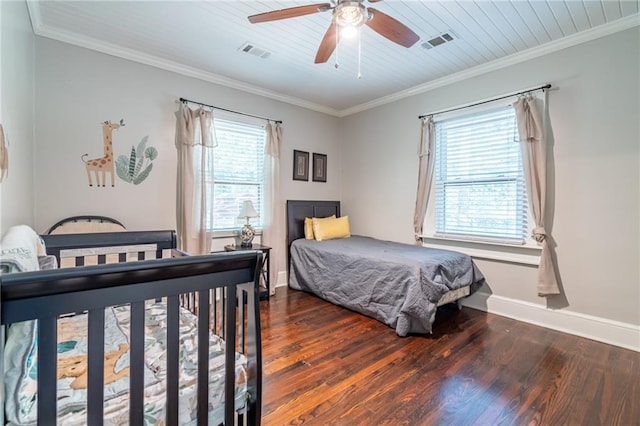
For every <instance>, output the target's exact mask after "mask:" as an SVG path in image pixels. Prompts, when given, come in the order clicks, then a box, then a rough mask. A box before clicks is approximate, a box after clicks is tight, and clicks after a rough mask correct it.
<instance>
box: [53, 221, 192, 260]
mask: <svg viewBox="0 0 640 426" xmlns="http://www.w3.org/2000/svg"><path fill="white" fill-rule="evenodd" d="M42 239H43V240H44V242H45V245H46V246H47V253H48V254H50V255H54V256H55V257H56V258H57V260H58V265H60V266H61V267H66V266H84V265H88V264H89V262H88V259H87V258H88V257H95V258H96V259H95V260H94V261H93V263H94V264H106V263H123V262H128V261H131V260H149V259H162V258H163V257H172V256H173V257H176V255H180V254H184V253H179V252H178V251H177V250H175V248H176V244H177V237H176V233H175V231H171V230H167V231H131V232H104V233H99V234H60V235H42ZM167 252H168V253H169V254H168V255H166V253H167ZM107 257H110V258H113V257H115V260H113V261H111V262H109V261H108V259H107ZM66 258H73V261H72V262H71V264H70V265H69V264H67V263H66V262H65V261H64V260H65V259H66Z"/></svg>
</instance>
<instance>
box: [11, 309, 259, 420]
mask: <svg viewBox="0 0 640 426" xmlns="http://www.w3.org/2000/svg"><path fill="white" fill-rule="evenodd" d="M129 314H130V311H129V307H128V305H125V306H118V307H109V308H106V309H105V376H104V377H105V379H104V381H105V389H104V400H105V403H104V417H105V418H104V424H105V425H123V424H128V422H129V336H130V332H129V331H130V322H129V321H130V315H129ZM166 315H167V313H166V305H165V304H164V303H162V302H159V303H153V304H149V305H148V306H147V308H146V309H145V342H144V349H145V362H144V368H145V371H144V382H145V390H144V421H145V424H164V421H165V417H166V413H165V407H166V399H165V389H166V381H165V378H166V354H167V348H166ZM179 321H180V323H179V327H180V337H179V339H180V352H179V353H180V356H179V369H180V372H179V396H178V400H179V418H178V422H179V424H181V425H188V424H195V421H196V408H197V395H196V392H197V317H196V316H195V315H193V314H192V313H191V312H189V311H187V310H185V309H182V308H181V312H180V320H179ZM224 344H225V343H224V340H223V339H221V338H220V337H219V336H217V335H215V334H211V333H210V338H209V348H210V352H209V368H210V374H209V407H210V411H209V424H218V423H221V422H223V421H224V363H225V354H224ZM4 359H5V389H6V402H5V412H6V419H7V420H8V421H9V422H10V423H9V424H15V425H35V424H37V412H36V411H37V394H36V392H37V364H38V359H37V323H35V322H33V321H27V322H23V323H17V324H13V325H11V326H10V327H9V330H8V333H7V342H6V345H5V357H4ZM86 361H87V315H86V314H81V315H74V316H71V317H66V318H61V319H59V320H58V382H57V397H58V407H57V412H58V424H64V425H65V426H67V425H69V426H70V425H84V424H86V423H87V420H86V400H87V373H86ZM235 368H236V385H235V406H236V409H238V410H240V409H242V408H243V407H244V405H245V401H246V395H247V381H246V374H247V360H246V358H245V357H244V355H242V354H239V353H236V365H235Z"/></svg>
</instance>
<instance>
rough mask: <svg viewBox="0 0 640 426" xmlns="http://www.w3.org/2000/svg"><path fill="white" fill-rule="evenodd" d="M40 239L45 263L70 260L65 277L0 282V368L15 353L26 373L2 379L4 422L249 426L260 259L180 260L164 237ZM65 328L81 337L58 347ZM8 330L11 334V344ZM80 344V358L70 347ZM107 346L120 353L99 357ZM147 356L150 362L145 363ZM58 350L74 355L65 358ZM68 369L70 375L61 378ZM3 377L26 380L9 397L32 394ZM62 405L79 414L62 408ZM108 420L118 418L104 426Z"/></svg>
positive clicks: (169, 236) (255, 392)
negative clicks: (48, 257) (80, 326)
mask: <svg viewBox="0 0 640 426" xmlns="http://www.w3.org/2000/svg"><path fill="white" fill-rule="evenodd" d="M43 239H44V241H45V244H46V247H47V253H48V254H53V255H54V256H55V257H56V259H57V262H58V264H59V265H61V266H65V263H68V261H69V259H71V265H70V266H71V267H68V268H65V267H62V268H59V269H52V270H40V271H35V272H22V273H15V274H6V275H2V276H0V279H1V310H0V321H1V325H2V330H3V333H4V336H3V340H2V341H3V342H5V344H4V345H2V348H1V349H2V353H1V354H0V361H2V362H0V365H2V366H4V365H5V364H6V363H5V361H9V364H14V363H17V362H16V361H15V360H13V358H11V359H9V358H8V359H7V360H5V359H4V357H5V356H6V357H8V356H9V354H11V355H13V354H16V353H23V352H20V351H21V350H23V349H24V348H23V346H27V347H26V349H24V351H25V353H26V352H29V351H30V352H29V353H28V356H27V357H25V360H27V361H29V362H31V364H27V363H26V361H25V365H30V366H31V367H33V368H32V369H31V370H29V372H28V374H27V373H26V372H22V373H23V374H22V376H20V374H10V371H9V370H10V369H4V370H5V371H3V374H2V378H3V381H4V383H5V387H4V388H5V389H6V390H7V392H6V395H4V397H5V399H6V400H7V401H8V404H5V418H4V421H11V422H12V423H17V424H56V423H60V422H63V423H64V424H65V425H71V424H74V422H77V423H79V424H89V425H102V424H118V423H128V424H131V425H142V424H156V423H160V424H166V425H178V424H197V425H206V424H214V425H218V424H224V425H234V424H236V425H259V424H260V417H261V413H260V410H261V403H262V400H261V399H262V398H261V392H262V389H261V388H262V369H261V365H262V358H261V357H262V355H261V342H260V312H259V297H258V283H259V269H258V268H259V265H261V256H262V254H261V253H260V252H237V253H215V254H210V255H202V256H188V255H186V254H185V253H181V252H179V251H177V250H176V235H175V232H173V231H141V232H108V233H100V234H66V235H45V236H43ZM112 262H115V263H112ZM87 265H88V266H87ZM114 321H115V322H114ZM69 324H74V325H73V327H71V325H69ZM77 324H83V327H85V326H86V336H80V337H77V338H76V337H74V338H73V339H72V340H69V341H66V340H64V339H65V338H62V337H61V336H62V335H63V334H64V335H67V334H69V330H71V329H73V330H74V332H75V330H76V329H77V328H78V326H77ZM114 324H116V325H115V326H114ZM63 325H64V327H63ZM12 327H15V330H16V331H15V333H18V332H20V333H23V334H20V335H19V336H18V338H15V339H13V340H11V339H12V332H13V331H14V328H12ZM25 330H27V331H25ZM116 332H117V333H116ZM15 333H14V334H15ZM25 333H27V334H28V333H33V342H31V343H30V345H31V346H29V345H27V344H24V341H29V339H24V338H23V339H22V340H20V338H19V337H20V336H23V335H25ZM114 333H116V334H114ZM29 335H30V334H29ZM114 336H115V337H114ZM85 340H86V354H85V353H84V352H82V351H84V349H80V348H79V347H80V346H81V345H80V343H78V342H85ZM34 342H35V343H34ZM118 343H119V346H118V345H117V344H118ZM109 345H116V346H117V347H118V348H119V349H122V350H123V352H122V353H115V354H114V353H111V352H110V351H111V349H110V346H109ZM69 348H71V349H69ZM159 348H163V349H162V350H160V349H159ZM125 349H126V352H125ZM151 350H153V351H157V353H158V354H159V355H157V359H155V358H154V361H153V363H150V361H149V357H150V355H149V353H150V352H151ZM65 351H72V352H73V351H79V352H78V355H75V352H73V353H74V356H66V352H65ZM72 352H69V353H72ZM123 354H124V355H123ZM63 356H64V357H65V358H64V360H65V364H64V368H63V367H61V363H62V360H63ZM154 356H156V355H154ZM20 359H22V358H20ZM34 359H35V360H36V361H34ZM12 360H13V361H12ZM127 360H128V363H127V362H126V361H127ZM68 363H71V364H70V365H71V367H72V368H71V371H72V372H73V374H72V373H71V372H68V373H67V364H68ZM20 365H22V364H20ZM79 366H80V367H79ZM105 367H106V369H105ZM25 368H26V367H25ZM117 368H119V370H118V372H117V373H116V369H117ZM61 370H63V372H62V373H61ZM77 371H81V374H79V375H76V373H77ZM123 371H125V372H126V373H127V374H123ZM14 376H15V377H18V378H19V379H20V380H22V379H25V380H27V379H28V380H31V382H30V384H29V385H28V386H27V385H24V382H19V383H20V384H19V385H16V386H21V387H20V392H23V391H24V390H25V389H27V391H29V390H32V388H33V387H34V383H35V386H37V390H35V391H33V395H30V394H28V393H27V396H26V397H25V396H24V394H23V393H20V392H18V389H17V388H16V389H14V388H12V386H10V384H11V383H13V382H14V381H15V380H14V379H15V377H14ZM27 376H30V377H27ZM120 376H122V377H120ZM63 382H64V383H67V382H71V386H70V389H67V388H66V387H65V388H64V390H61V389H62V385H61V383H63ZM16 383H18V382H16ZM185 383H186V384H185ZM64 386H67V385H66V384H65V385H64ZM71 388H73V389H71ZM121 388H122V389H121ZM114 389H116V390H117V391H114ZM123 389H124V390H123ZM150 389H153V390H150ZM66 392H69V394H67V393H66ZM59 394H60V395H59ZM80 394H81V395H80ZM61 395H62V396H64V398H63V397H62V396H61ZM78 395H80V396H78ZM150 395H151V396H150ZM80 397H81V398H82V402H79V398H80ZM20 398H22V399H20ZM70 398H71V399H72V400H73V401H74V404H76V405H78V404H80V406H81V408H80V409H77V407H76V405H74V406H73V407H72V408H69V407H68V406H65V405H64V404H65V403H66V402H64V401H66V400H69V399H70ZM151 399H152V400H153V401H154V403H153V404H150V403H149V401H150V400H151ZM14 400H15V401H18V402H20V401H23V402H24V401H25V400H26V401H27V402H28V403H31V404H32V405H33V407H32V409H31V410H30V411H27V410H26V409H25V408H24V405H25V404H23V405H20V406H19V408H17V410H18V414H13V409H14V408H15V407H14V406H15V405H16V404H18V402H14ZM61 401H63V402H61ZM185 401H187V402H185ZM216 401H217V402H216ZM9 402H11V403H10V404H9ZM116 404H120V405H116ZM123 404H124V405H123ZM9 405H10V406H11V407H9ZM18 405H19V404H18ZM26 405H28V404H26ZM9 408H12V414H9V413H8V410H9ZM20 410H22V411H20ZM113 413H116V414H117V415H120V416H121V417H122V415H124V414H123V413H126V417H127V418H126V419H122V418H118V417H117V416H116V417H114V418H113V419H112V420H110V417H109V416H112V415H114V414H113ZM65 416H66V417H65ZM16 418H18V420H20V419H22V422H20V421H16V420H15V419H16ZM12 419H13V420H12ZM61 419H62V420H61ZM4 421H3V422H4Z"/></svg>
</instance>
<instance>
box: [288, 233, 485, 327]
mask: <svg viewBox="0 0 640 426" xmlns="http://www.w3.org/2000/svg"><path fill="white" fill-rule="evenodd" d="M483 283H484V277H483V276H482V273H481V272H480V271H479V270H478V268H477V267H476V265H475V264H474V263H473V261H472V260H471V258H470V257H469V256H467V255H466V254H462V253H458V252H455V251H449V250H437V249H429V248H425V247H420V246H416V245H410V244H401V243H394V242H390V241H381V240H376V239H374V238H369V237H360V236H352V237H351V238H343V239H336V240H328V241H315V240H305V239H299V240H296V241H294V242H293V243H292V245H291V266H290V271H289V286H290V287H291V288H294V289H297V290H304V291H308V292H311V293H314V294H316V295H318V296H320V297H322V298H323V299H325V300H327V301H329V302H331V303H335V304H337V305H340V306H344V307H346V308H348V309H351V310H353V311H356V312H360V313H362V314H364V315H367V316H370V317H372V318H375V319H377V320H379V321H381V322H383V323H385V324H387V325H389V326H390V327H392V328H394V329H395V330H396V333H398V335H399V336H406V335H407V334H409V333H430V332H431V325H432V324H433V320H434V318H435V314H436V309H437V303H438V301H439V300H440V298H441V297H442V295H444V294H445V293H447V292H448V291H451V290H455V289H458V288H461V287H465V286H470V290H471V292H474V291H476V290H477V289H478V288H480V286H481V285H482V284H483Z"/></svg>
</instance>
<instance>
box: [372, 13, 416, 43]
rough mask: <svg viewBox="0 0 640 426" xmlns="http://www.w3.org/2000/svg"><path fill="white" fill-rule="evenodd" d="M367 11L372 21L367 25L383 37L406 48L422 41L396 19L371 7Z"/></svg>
mask: <svg viewBox="0 0 640 426" xmlns="http://www.w3.org/2000/svg"><path fill="white" fill-rule="evenodd" d="M367 10H368V11H369V15H370V16H371V19H369V20H367V21H365V24H367V26H368V27H369V28H371V29H372V30H374V31H375V32H377V33H378V34H380V35H381V36H383V37H386V38H388V39H389V40H391V41H393V42H394V43H398V44H399V45H401V46H404V47H411V46H413V45H414V44H415V43H416V42H417V41H418V40H420V36H418V34H416V33H414V32H413V31H412V30H411V28H409V27H407V26H406V25H405V24H403V23H402V22H400V21H398V20H396V19H395V18H392V17H391V16H389V15H387V14H385V13H382V12H380V11H379V10H377V9H374V8H373V7H369V8H368V9H367Z"/></svg>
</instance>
